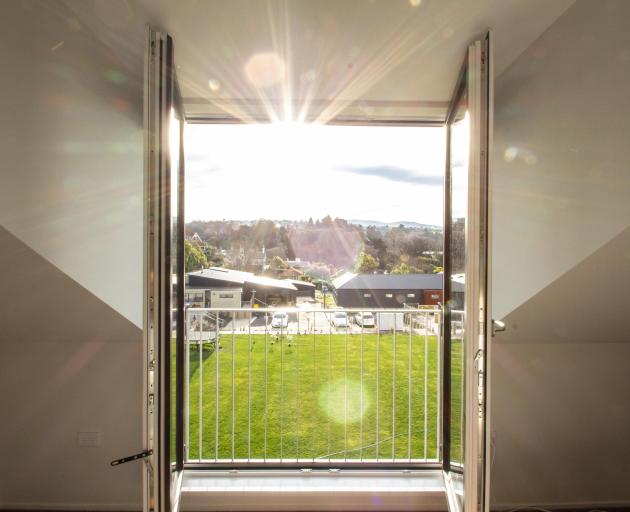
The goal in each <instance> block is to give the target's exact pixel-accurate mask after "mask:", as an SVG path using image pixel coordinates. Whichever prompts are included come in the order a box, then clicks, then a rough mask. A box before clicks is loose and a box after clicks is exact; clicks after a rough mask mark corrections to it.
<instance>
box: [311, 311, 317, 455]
mask: <svg viewBox="0 0 630 512" xmlns="http://www.w3.org/2000/svg"><path fill="white" fill-rule="evenodd" d="M315 315H316V313H315V311H313V322H312V324H311V326H312V328H313V382H312V391H313V396H314V397H316V396H317V347H316V338H315ZM312 405H313V410H312V414H313V423H312V426H311V428H312V429H313V446H312V450H311V454H312V461H313V462H315V455H316V453H317V447H316V445H317V443H316V435H315V432H316V431H317V429H316V425H317V399H314V400H313V404H312Z"/></svg>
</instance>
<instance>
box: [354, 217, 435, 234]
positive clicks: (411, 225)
mask: <svg viewBox="0 0 630 512" xmlns="http://www.w3.org/2000/svg"><path fill="white" fill-rule="evenodd" d="M348 223H349V224H354V225H356V226H361V227H364V228H366V227H368V226H374V227H376V228H397V227H398V226H400V225H401V224H402V225H403V226H404V227H406V228H410V229H431V230H436V231H442V226H434V225H432V224H421V223H419V222H411V221H408V220H401V221H399V222H381V221H378V220H362V219H351V220H349V221H348Z"/></svg>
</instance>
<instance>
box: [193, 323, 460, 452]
mask: <svg viewBox="0 0 630 512" xmlns="http://www.w3.org/2000/svg"><path fill="white" fill-rule="evenodd" d="M425 341H426V346H425ZM394 344H395V347H396V348H395V351H394ZM377 345H378V346H377ZM410 348H411V357H410ZM425 351H426V352H425ZM454 351H455V354H454V356H455V357H454V358H453V365H454V368H453V371H454V374H457V375H461V357H459V356H458V355H457V354H458V353H461V346H458V345H457V344H455V345H454ZM425 353H426V365H425ZM248 356H249V357H248ZM394 356H395V357H394ZM190 359H191V364H190V375H191V377H190V383H189V396H190V409H189V411H190V412H189V418H190V423H189V445H190V447H189V458H190V460H198V459H199V458H201V459H211V460H214V459H215V458H217V459H220V460H231V459H232V458H234V459H247V458H251V459H285V460H291V459H293V460H295V459H319V460H327V459H328V458H331V459H336V460H339V459H348V460H359V459H361V458H363V459H375V458H377V457H378V458H379V459H382V460H387V459H389V460H392V458H393V457H394V458H395V459H398V460H407V459H409V458H412V459H424V458H425V457H426V458H427V459H436V458H437V453H438V451H437V434H436V433H437V428H438V423H437V413H438V373H437V372H438V344H437V339H436V337H435V336H428V337H427V338H426V339H425V336H424V335H420V336H419V335H414V336H413V337H412V339H411V347H410V338H409V334H408V333H399V334H397V336H396V339H395V340H394V336H393V335H391V334H389V335H381V336H380V342H378V344H377V336H376V335H375V334H364V335H363V337H361V335H360V334H348V335H345V334H332V335H330V336H329V335H327V334H316V335H293V336H290V337H288V338H287V337H286V336H285V337H284V338H283V339H282V341H280V340H279V339H277V338H276V337H274V336H272V335H271V334H269V335H268V336H267V338H266V341H265V335H262V334H261V335H252V336H251V341H250V338H249V337H248V336H246V335H235V336H234V338H232V336H231V335H230V336H227V335H223V336H221V339H220V350H219V354H218V451H217V450H216V446H217V428H216V426H217V422H216V418H217V400H216V397H217V354H216V352H215V350H214V343H207V344H205V345H204V349H203V353H202V358H201V359H202V361H201V365H200V361H199V359H200V358H199V350H198V347H197V346H191V348H190ZM394 359H395V372H394ZM232 368H234V370H233V369H232ZM425 368H426V389H425ZM377 369H378V371H377ZM410 370H411V387H410V380H409V375H410ZM394 377H395V382H394ZM377 379H378V383H377ZM265 380H266V382H267V385H266V386H265ZM459 381H460V379H459V378H456V379H454V383H453V384H454V386H453V387H454V389H453V397H454V408H455V409H456V410H454V411H453V416H454V418H453V421H454V422H455V423H456V422H457V421H458V418H459V412H458V410H459V409H458V407H459V405H458V403H459V401H458V400H457V397H458V396H459V392H458V389H459V388H458V386H460V385H461V383H460V382H459ZM200 386H201V393H200ZM394 389H395V400H393V397H394ZM409 390H411V393H410V391H409ZM425 393H426V417H425ZM200 394H201V401H202V407H201V408H200V407H199V401H200ZM410 407H411V408H410ZM409 411H411V414H410V415H409ZM200 412H201V421H200ZM409 418H411V421H409ZM200 425H201V433H202V441H201V445H200V443H199V429H200ZM248 426H249V429H248ZM455 426H456V425H455ZM453 430H454V435H453V437H452V444H453V448H454V453H455V454H456V453H458V449H459V448H458V447H459V428H454V429H453ZM425 431H426V434H425ZM232 433H233V434H234V435H233V436H232ZM425 439H426V445H425Z"/></svg>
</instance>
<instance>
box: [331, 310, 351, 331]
mask: <svg viewBox="0 0 630 512" xmlns="http://www.w3.org/2000/svg"><path fill="white" fill-rule="evenodd" d="M331 322H332V324H333V325H334V326H335V327H348V313H346V312H345V311H337V312H335V313H333V315H332V319H331Z"/></svg>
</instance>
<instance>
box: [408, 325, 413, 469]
mask: <svg viewBox="0 0 630 512" xmlns="http://www.w3.org/2000/svg"><path fill="white" fill-rule="evenodd" d="M413 321H414V317H413V316H412V313H409V361H407V366H408V373H409V375H408V376H407V378H408V382H407V388H408V389H407V395H408V396H407V458H408V459H409V462H411V411H412V409H411V407H412V400H411V394H412V388H411V383H412V379H411V372H412V371H413V365H412V361H413Z"/></svg>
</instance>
